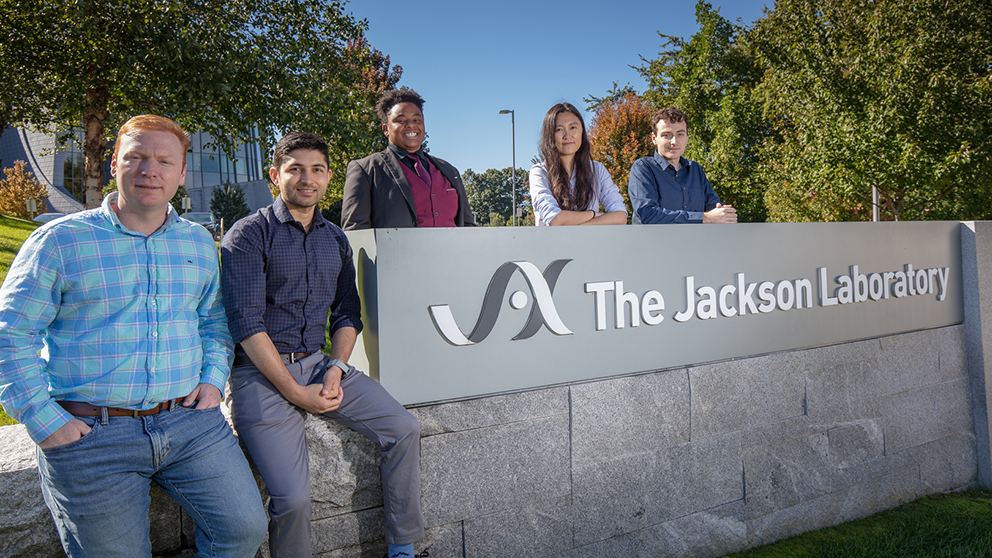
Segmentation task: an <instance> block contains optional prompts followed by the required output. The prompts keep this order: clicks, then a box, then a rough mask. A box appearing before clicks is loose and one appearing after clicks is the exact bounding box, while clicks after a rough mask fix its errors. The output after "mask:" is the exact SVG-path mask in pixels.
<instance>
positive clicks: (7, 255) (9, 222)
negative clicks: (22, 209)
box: [0, 215, 41, 283]
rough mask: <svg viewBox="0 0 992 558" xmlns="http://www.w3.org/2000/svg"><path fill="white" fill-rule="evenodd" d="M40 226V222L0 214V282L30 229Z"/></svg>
mask: <svg viewBox="0 0 992 558" xmlns="http://www.w3.org/2000/svg"><path fill="white" fill-rule="evenodd" d="M40 226H41V223H36V222H34V221H29V220H27V219H21V218H17V217H10V216H7V215H0V283H3V279H4V277H6V276H7V270H8V269H10V264H11V263H12V262H13V261H14V256H16V255H17V252H18V251H19V250H20V249H21V244H24V241H25V240H27V239H28V235H30V234H31V231H33V230H35V229H37V228H38V227H40Z"/></svg>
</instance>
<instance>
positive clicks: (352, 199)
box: [341, 87, 475, 231]
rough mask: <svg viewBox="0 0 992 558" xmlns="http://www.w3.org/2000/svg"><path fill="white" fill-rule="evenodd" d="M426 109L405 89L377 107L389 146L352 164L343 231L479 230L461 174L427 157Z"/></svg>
mask: <svg viewBox="0 0 992 558" xmlns="http://www.w3.org/2000/svg"><path fill="white" fill-rule="evenodd" d="M423 107H424V100H423V99H422V98H421V97H420V95H418V94H417V93H416V92H415V91H413V90H412V89H407V88H405V87H404V88H402V89H395V90H392V91H387V92H386V93H385V94H384V95H383V96H382V97H381V98H380V99H379V102H378V103H376V112H378V113H379V118H380V119H381V120H382V131H383V133H384V134H385V135H386V137H387V138H389V146H388V147H387V148H386V149H384V150H382V151H380V152H379V153H373V154H372V155H369V156H368V157H365V158H363V159H358V160H355V161H351V162H350V163H348V172H347V175H346V177H345V182H344V199H343V200H342V202H341V228H342V229H344V230H346V231H347V230H357V229H370V228H371V229H382V228H401V227H473V226H475V218H474V217H473V216H472V209H471V207H469V204H468V197H467V196H466V195H465V186H464V185H463V184H462V178H461V175H460V174H459V173H458V170H457V169H456V168H455V167H453V166H451V165H450V164H449V163H448V162H447V161H444V160H443V159H438V158H437V157H433V156H431V155H428V154H426V153H424V152H423V143H424V114H423Z"/></svg>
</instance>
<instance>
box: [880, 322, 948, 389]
mask: <svg viewBox="0 0 992 558" xmlns="http://www.w3.org/2000/svg"><path fill="white" fill-rule="evenodd" d="M878 342H879V343H880V345H881V352H880V354H879V359H878V364H879V366H880V367H881V375H880V377H879V394H880V395H883V396H884V395H891V394H894V393H900V392H903V391H906V390H910V389H914V388H918V387H921V386H925V385H930V384H933V383H936V382H937V381H938V379H937V378H938V373H939V369H940V349H939V345H938V344H937V340H936V338H935V335H934V333H933V331H932V330H923V331H913V332H910V333H903V334H901V335H890V336H888V337H882V338H881V339H879V340H878Z"/></svg>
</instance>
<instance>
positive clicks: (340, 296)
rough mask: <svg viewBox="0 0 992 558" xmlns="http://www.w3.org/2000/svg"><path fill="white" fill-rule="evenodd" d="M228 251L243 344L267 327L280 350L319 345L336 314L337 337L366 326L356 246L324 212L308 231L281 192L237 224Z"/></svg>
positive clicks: (232, 309)
mask: <svg viewBox="0 0 992 558" xmlns="http://www.w3.org/2000/svg"><path fill="white" fill-rule="evenodd" d="M220 251H221V265H222V268H223V274H222V278H221V283H222V285H223V291H224V305H225V307H226V308H227V316H228V320H229V322H230V326H231V335H232V336H233V337H234V341H235V342H237V343H240V342H242V341H244V340H245V339H247V338H249V337H251V336H252V335H255V334H256V333H261V332H265V333H266V334H268V336H269V338H270V339H271V340H272V343H273V344H274V345H275V347H276V350H278V351H279V352H280V353H295V352H314V351H319V350H321V349H322V348H323V347H324V345H325V326H328V313H330V325H329V327H330V333H331V335H333V334H334V332H335V331H337V330H338V329H339V328H342V327H346V326H349V327H353V328H355V329H356V330H358V331H361V330H362V315H361V312H362V305H361V301H360V300H359V298H358V288H357V287H356V286H355V265H354V263H353V262H352V252H351V245H350V244H349V243H348V238H347V237H346V236H345V234H344V232H342V231H341V229H339V228H338V227H336V226H334V225H332V224H331V223H329V222H328V221H327V220H326V219H324V217H323V216H322V215H321V214H320V212H319V211H315V215H314V218H313V223H311V226H310V231H309V232H307V231H304V229H303V225H301V224H300V223H299V222H298V221H296V219H294V218H293V216H292V214H290V212H289V210H288V209H287V208H286V204H285V203H284V202H283V200H282V196H279V197H277V198H276V201H275V202H274V203H273V204H272V205H270V206H268V207H264V208H262V209H260V210H258V211H257V212H256V213H254V214H252V215H249V216H248V217H245V218H244V219H241V220H240V221H238V222H237V223H235V224H234V226H233V227H231V230H230V231H228V233H227V235H226V236H225V237H224V240H223V241H222V242H221V245H220Z"/></svg>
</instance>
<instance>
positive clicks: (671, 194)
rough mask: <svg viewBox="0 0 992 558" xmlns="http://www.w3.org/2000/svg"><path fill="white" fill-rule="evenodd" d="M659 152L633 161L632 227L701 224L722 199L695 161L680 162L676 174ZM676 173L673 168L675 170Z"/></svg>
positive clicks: (630, 188)
mask: <svg viewBox="0 0 992 558" xmlns="http://www.w3.org/2000/svg"><path fill="white" fill-rule="evenodd" d="M669 166H671V165H670V164H669V162H668V161H667V160H666V159H665V158H664V157H662V156H661V155H660V154H659V153H658V152H657V151H656V152H655V154H654V155H653V156H651V157H643V158H641V159H638V160H636V161H634V164H633V165H632V166H631V167H630V179H629V181H628V183H627V194H628V195H629V196H630V205H631V207H632V208H633V210H634V213H633V214H632V215H631V217H630V222H631V223H633V224H638V223H644V224H660V223H702V222H703V212H706V211H709V210H711V209H713V208H714V207H716V204H718V203H720V196H717V195H716V192H714V191H713V186H712V185H711V184H710V181H709V180H707V179H706V173H705V172H703V168H702V167H700V166H699V164H698V163H696V162H695V161H690V160H688V159H686V158H684V157H683V158H682V159H681V166H680V168H679V170H678V172H677V173H674V174H673V173H672V171H671V170H668V167H669ZM672 170H674V169H672Z"/></svg>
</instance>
